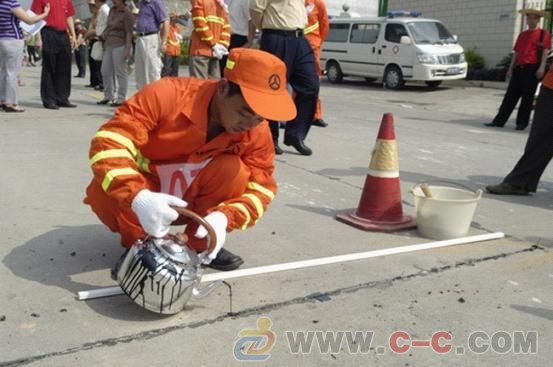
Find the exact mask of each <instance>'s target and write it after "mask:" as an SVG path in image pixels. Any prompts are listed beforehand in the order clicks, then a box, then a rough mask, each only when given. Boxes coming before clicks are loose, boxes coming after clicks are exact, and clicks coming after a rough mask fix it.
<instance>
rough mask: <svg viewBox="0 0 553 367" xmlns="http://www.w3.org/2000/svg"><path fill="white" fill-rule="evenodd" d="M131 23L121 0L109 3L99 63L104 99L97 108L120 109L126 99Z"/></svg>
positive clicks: (127, 11)
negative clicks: (102, 52)
mask: <svg viewBox="0 0 553 367" xmlns="http://www.w3.org/2000/svg"><path fill="white" fill-rule="evenodd" d="M132 33H133V19H132V14H131V12H130V10H129V9H128V8H127V7H126V6H125V0H113V7H112V8H111V9H110V11H109V16H108V26H107V28H106V30H105V31H104V33H103V34H102V38H103V39H104V57H103V59H102V80H103V81H104V99H102V100H101V101H99V102H97V104H99V105H105V104H108V103H109V105H110V106H112V107H117V106H120V105H121V104H122V103H123V102H124V101H125V99H127V88H128V84H129V75H128V71H127V60H128V59H129V57H130V56H131V52H132ZM115 78H117V99H115V98H116V97H115V89H116V86H115Z"/></svg>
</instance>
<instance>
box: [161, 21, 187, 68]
mask: <svg viewBox="0 0 553 367" xmlns="http://www.w3.org/2000/svg"><path fill="white" fill-rule="evenodd" d="M177 19H178V18H177V13H175V12H171V13H170V14H169V34H168V35H167V48H166V49H165V54H164V55H163V70H162V71H161V76H162V77H164V76H179V64H180V46H181V43H182V35H181V29H180V27H179V25H178V24H177Z"/></svg>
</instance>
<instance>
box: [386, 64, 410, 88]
mask: <svg viewBox="0 0 553 367" xmlns="http://www.w3.org/2000/svg"><path fill="white" fill-rule="evenodd" d="M384 84H385V85H386V88H388V89H400V88H401V87H403V84H405V81H404V80H403V73H402V72H401V69H400V68H398V67H397V66H395V65H392V66H388V69H386V72H385V73H384Z"/></svg>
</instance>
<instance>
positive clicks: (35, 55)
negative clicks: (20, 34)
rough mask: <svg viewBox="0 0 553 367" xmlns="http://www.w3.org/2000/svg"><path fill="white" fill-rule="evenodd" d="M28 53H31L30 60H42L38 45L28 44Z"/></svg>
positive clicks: (33, 61)
mask: <svg viewBox="0 0 553 367" xmlns="http://www.w3.org/2000/svg"><path fill="white" fill-rule="evenodd" d="M27 53H28V54H29V62H32V63H35V62H37V61H38V60H40V55H39V54H38V51H37V48H36V46H27Z"/></svg>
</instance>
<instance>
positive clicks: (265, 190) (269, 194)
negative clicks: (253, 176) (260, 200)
mask: <svg viewBox="0 0 553 367" xmlns="http://www.w3.org/2000/svg"><path fill="white" fill-rule="evenodd" d="M247 188H248V189H251V190H254V191H259V192H260V193H262V194H263V195H265V196H267V197H268V198H269V199H271V200H273V199H274V198H275V194H274V193H273V192H272V191H271V190H269V189H268V188H266V187H263V186H261V185H260V184H258V183H257V182H248V186H247Z"/></svg>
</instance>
